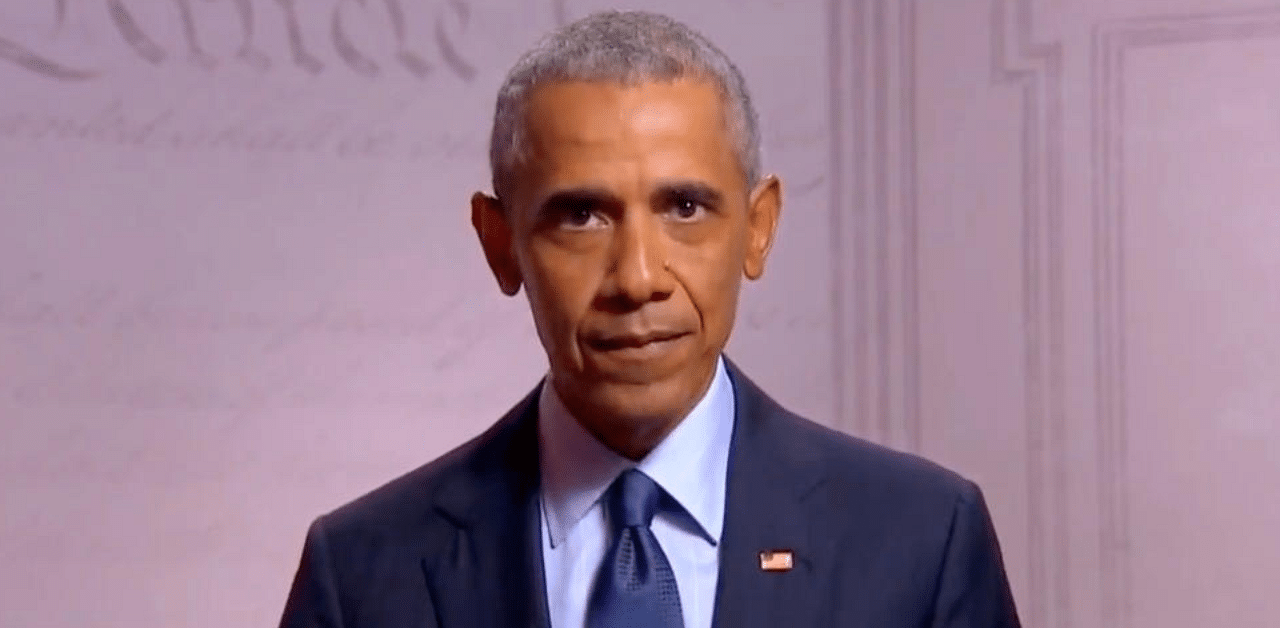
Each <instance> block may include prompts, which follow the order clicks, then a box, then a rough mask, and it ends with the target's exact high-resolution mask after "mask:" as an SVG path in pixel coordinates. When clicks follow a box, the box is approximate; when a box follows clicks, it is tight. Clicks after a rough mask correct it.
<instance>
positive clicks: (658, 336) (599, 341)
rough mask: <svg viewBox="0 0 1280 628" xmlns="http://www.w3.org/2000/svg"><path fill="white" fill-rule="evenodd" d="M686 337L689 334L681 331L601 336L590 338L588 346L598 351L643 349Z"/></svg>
mask: <svg viewBox="0 0 1280 628" xmlns="http://www.w3.org/2000/svg"><path fill="white" fill-rule="evenodd" d="M685 335H687V332H681V331H649V332H644V333H627V334H618V335H601V336H596V337H593V338H589V339H588V340H587V344H589V345H591V348H592V349H595V350H597V351H620V350H625V349H642V348H644V347H646V346H647V345H650V344H655V343H659V344H661V343H664V342H666V341H670V340H675V339H677V338H680V337H681V336H685Z"/></svg>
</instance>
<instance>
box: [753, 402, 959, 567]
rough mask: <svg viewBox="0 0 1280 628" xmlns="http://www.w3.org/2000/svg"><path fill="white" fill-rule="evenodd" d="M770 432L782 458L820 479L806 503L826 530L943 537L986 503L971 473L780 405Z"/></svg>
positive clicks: (936, 539) (878, 535) (875, 535)
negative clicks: (961, 516) (959, 515)
mask: <svg viewBox="0 0 1280 628" xmlns="http://www.w3.org/2000/svg"><path fill="white" fill-rule="evenodd" d="M770 414H771V415H772V416H771V417H770V418H768V419H767V421H768V422H769V423H770V424H771V425H770V426H769V428H768V431H770V432H772V433H773V434H774V438H773V439H771V441H772V443H773V447H774V448H775V454H774V455H775V456H777V459H778V460H786V461H788V462H787V464H786V466H787V467H789V468H791V469H795V470H797V471H798V472H799V473H803V474H812V476H816V477H817V478H819V479H818V480H817V481H816V482H814V483H813V484H812V489H811V490H810V491H809V493H808V494H807V495H805V497H804V501H805V502H806V504H807V505H808V507H809V508H810V509H811V510H810V512H811V513H812V514H814V515H816V516H817V517H816V519H817V520H820V521H822V522H823V524H822V525H823V526H825V527H826V528H827V530H828V532H831V533H836V532H837V531H838V530H843V531H845V532H851V533H855V534H857V535H861V536H863V537H865V538H883V539H889V538H898V539H906V538H914V539H916V541H925V540H928V541H929V543H930V544H932V543H935V542H941V541H944V540H945V537H946V536H947V534H948V530H949V528H950V526H951V524H952V522H953V520H954V518H955V517H956V516H957V513H959V512H962V511H968V510H971V509H972V508H973V507H975V506H980V505H981V503H982V495H981V491H980V490H979V488H978V487H977V485H976V484H974V483H973V482H972V481H970V480H969V479H968V478H966V477H964V476H962V475H961V474H959V473H957V472H956V471H954V470H951V469H948V468H946V467H944V466H942V465H940V464H938V463H936V462H934V461H931V460H929V459H927V458H925V457H923V456H920V455H917V454H913V453H908V452H904V451H898V450H895V449H892V448H890V447H886V446H884V445H880V444H877V443H874V442H871V441H869V440H866V439H864V438H859V437H857V436H853V435H850V434H845V433H843V432H840V431H837V430H834V429H831V428H828V427H825V426H823V425H820V424H818V423H816V422H814V421H811V420H809V419H807V418H804V417H801V416H799V415H796V414H794V413H792V412H790V411H788V410H785V409H783V408H781V407H778V406H774V411H773V412H772V413H770Z"/></svg>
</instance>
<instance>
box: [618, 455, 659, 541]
mask: <svg viewBox="0 0 1280 628" xmlns="http://www.w3.org/2000/svg"><path fill="white" fill-rule="evenodd" d="M661 497H662V488H661V487H659V486H658V483H657V482H654V481H653V478H650V477H649V476H647V475H645V474H644V472H643V471H640V470H639V469H628V470H627V471H624V472H623V473H622V474H621V475H619V476H618V479H616V480H614V481H613V485H612V486H610V487H609V511H610V513H611V514H610V517H612V518H613V526H614V529H615V530H616V529H618V528H632V527H637V526H639V527H642V528H647V527H649V524H650V523H652V522H653V515H654V514H655V513H657V512H658V500H659V499H661Z"/></svg>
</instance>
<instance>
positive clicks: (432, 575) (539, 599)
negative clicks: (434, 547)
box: [423, 384, 550, 628]
mask: <svg viewBox="0 0 1280 628" xmlns="http://www.w3.org/2000/svg"><path fill="white" fill-rule="evenodd" d="M541 387H542V385H541V384H539V385H538V386H536V387H535V388H534V390H533V392H532V393H530V394H529V396H527V397H525V399H524V400H523V401H522V402H521V403H519V404H517V405H516V406H515V407H514V408H513V409H512V410H511V412H509V413H508V414H507V416H505V417H503V419H502V420H501V421H499V422H498V424H497V425H495V426H494V428H493V430H492V431H491V432H490V434H487V435H486V436H485V437H481V438H480V439H478V440H479V441H480V442H483V443H485V444H484V445H482V448H483V451H482V452H479V455H477V456H476V458H475V461H474V464H473V465H472V466H471V467H470V469H469V471H471V473H470V474H468V475H467V476H464V477H463V478H462V479H459V480H457V481H455V482H453V483H452V484H451V485H449V486H446V487H442V489H441V492H440V493H439V494H438V495H437V499H436V504H437V507H438V508H439V509H440V510H441V511H442V512H443V513H444V514H445V516H446V518H448V519H450V520H451V521H452V522H453V523H454V525H455V526H456V531H455V536H454V538H453V543H452V545H451V547H449V549H448V551H446V552H445V553H444V554H443V555H442V556H439V557H427V558H424V560H423V567H424V569H425V571H426V573H427V579H428V582H429V583H430V585H431V588H432V590H433V592H434V593H435V594H434V595H433V596H432V597H433V599H434V602H435V608H436V615H437V618H438V620H439V623H440V626H441V628H454V627H464V626H513V627H515V626H528V627H529V628H549V626H550V620H549V619H548V612H547V601H546V585H545V583H544V580H543V570H542V539H541V533H542V528H541V524H540V517H539V513H540V512H541V510H540V508H539V505H538V476H539V473H538V468H539V467H538V447H537V443H538V439H537V399H538V394H539V391H540V390H541Z"/></svg>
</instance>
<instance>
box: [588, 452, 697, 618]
mask: <svg viewBox="0 0 1280 628" xmlns="http://www.w3.org/2000/svg"><path fill="white" fill-rule="evenodd" d="M661 497H662V489H661V488H660V487H659V486H658V485H657V483H655V482H654V481H653V480H652V479H651V478H650V477H649V476H647V475H645V474H644V473H642V472H640V471H638V470H636V469H631V470H629V471H625V472H623V473H622V475H619V476H618V479H617V480H614V482H613V485H612V486H610V487H609V490H608V492H606V493H605V500H606V504H607V505H608V508H609V519H610V523H611V525H612V529H613V533H614V537H613V544H612V545H611V546H610V547H609V551H608V552H606V553H605V555H604V561H603V562H602V563H601V565H600V573H599V574H597V575H596V582H595V588H593V589H592V592H591V600H590V602H588V604H587V628H684V616H683V615H682V614H681V613H680V592H679V591H678V590H677V589H676V576H675V573H674V572H672V571H671V563H669V562H667V555H666V554H664V553H662V547H661V546H659V545H658V539H657V537H655V536H654V535H653V530H651V529H649V523H650V522H652V521H653V515H654V513H656V512H657V510H658V501H659V499H660V498H661Z"/></svg>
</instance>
